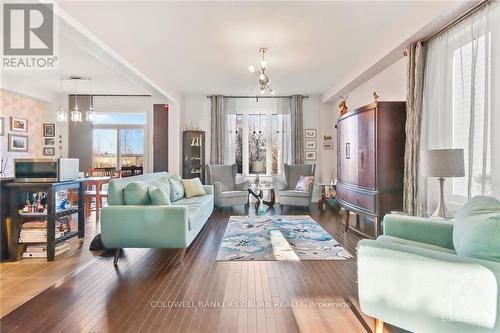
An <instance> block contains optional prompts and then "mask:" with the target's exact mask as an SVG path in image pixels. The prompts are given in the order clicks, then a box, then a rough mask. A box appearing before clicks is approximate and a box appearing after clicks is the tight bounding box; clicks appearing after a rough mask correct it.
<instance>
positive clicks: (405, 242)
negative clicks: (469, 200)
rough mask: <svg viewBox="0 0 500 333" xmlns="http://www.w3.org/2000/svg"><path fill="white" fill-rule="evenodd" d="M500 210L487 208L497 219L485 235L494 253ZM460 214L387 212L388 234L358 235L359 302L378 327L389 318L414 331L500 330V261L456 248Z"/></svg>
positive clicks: (376, 327)
mask: <svg viewBox="0 0 500 333" xmlns="http://www.w3.org/2000/svg"><path fill="white" fill-rule="evenodd" d="M483 198H484V197H483ZM473 200H474V199H473ZM497 203H498V202H497ZM498 204H500V203H498ZM498 204H497V207H498ZM464 207H465V206H464ZM478 211H479V213H481V211H480V210H478ZM499 217H500V215H498V211H497V213H496V215H493V217H491V216H490V222H492V223H496V227H495V225H491V224H490V227H492V228H491V229H490V231H488V234H487V235H485V236H486V237H488V242H490V243H489V245H488V246H491V248H493V249H494V250H493V251H494V253H493V256H496V255H499V254H500V253H498V248H499V247H498V246H499V245H500V244H496V245H495V244H493V243H492V242H495V243H498V241H499V240H500V238H499V236H500V227H499V226H500V224H499V222H500V218H499ZM473 219H474V216H472V218H471V221H470V222H471V223H470V224H465V225H466V226H467V227H468V226H473V225H474V223H475V222H474V221H473ZM457 222H458V216H457ZM457 222H453V221H449V222H447V221H442V220H436V219H428V218H417V217H407V216H401V215H386V216H385V218H384V221H383V235H381V236H379V237H378V238H377V239H376V240H368V239H367V240H361V241H360V242H359V243H358V258H357V261H358V291H359V301H360V306H361V309H362V311H363V312H364V313H365V314H367V315H369V316H371V317H374V318H375V331H376V332H377V331H380V330H383V323H384V322H387V323H390V324H392V325H395V326H398V327H400V328H403V329H405V330H409V331H412V332H426V333H427V332H445V333H446V332H449V333H452V332H453V333H459V332H500V294H499V288H500V262H499V261H498V260H496V259H493V260H485V259H479V258H477V257H476V258H475V257H469V256H464V255H458V254H457V251H458V250H456V249H455V247H454V243H455V244H456V242H454V238H455V241H456V238H457V235H454V228H457V225H458V224H457ZM465 222H467V220H466V221H465ZM476 225H479V224H476ZM484 230H485V229H483V231H484ZM455 231H457V230H455ZM479 231H481V230H479ZM465 236H466V237H469V236H470V232H469V235H465ZM478 243H480V242H476V243H475V244H473V245H477V244H478ZM497 258H498V257H497Z"/></svg>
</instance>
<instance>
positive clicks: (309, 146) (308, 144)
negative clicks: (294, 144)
mask: <svg viewBox="0 0 500 333" xmlns="http://www.w3.org/2000/svg"><path fill="white" fill-rule="evenodd" d="M306 149H316V140H306Z"/></svg>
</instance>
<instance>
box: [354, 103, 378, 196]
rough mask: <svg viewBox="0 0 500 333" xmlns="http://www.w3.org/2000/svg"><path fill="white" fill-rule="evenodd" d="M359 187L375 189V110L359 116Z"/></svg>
mask: <svg viewBox="0 0 500 333" xmlns="http://www.w3.org/2000/svg"><path fill="white" fill-rule="evenodd" d="M357 120H358V122H357V133H356V134H357V137H358V140H357V156H358V159H357V176H358V177H357V181H358V182H357V185H359V186H362V187H366V188H370V189H375V181H376V180H375V149H376V147H375V109H371V110H368V111H364V112H361V113H359V114H358V116H357Z"/></svg>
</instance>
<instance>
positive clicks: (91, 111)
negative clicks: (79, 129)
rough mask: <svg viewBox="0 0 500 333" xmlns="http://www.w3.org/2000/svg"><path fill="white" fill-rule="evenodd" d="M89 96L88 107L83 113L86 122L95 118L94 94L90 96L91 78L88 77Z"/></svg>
mask: <svg viewBox="0 0 500 333" xmlns="http://www.w3.org/2000/svg"><path fill="white" fill-rule="evenodd" d="M89 86H90V88H89V92H90V93H89V96H90V104H89V109H88V110H87V112H86V113H85V120H86V121H88V122H93V121H94V118H95V109H94V96H92V79H89Z"/></svg>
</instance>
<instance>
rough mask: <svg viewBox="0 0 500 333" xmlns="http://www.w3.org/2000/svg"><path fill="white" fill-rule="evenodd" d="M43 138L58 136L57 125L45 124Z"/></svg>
mask: <svg viewBox="0 0 500 333" xmlns="http://www.w3.org/2000/svg"><path fill="white" fill-rule="evenodd" d="M43 136H44V137H46V138H47V137H49V138H52V137H55V136H56V124H43Z"/></svg>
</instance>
